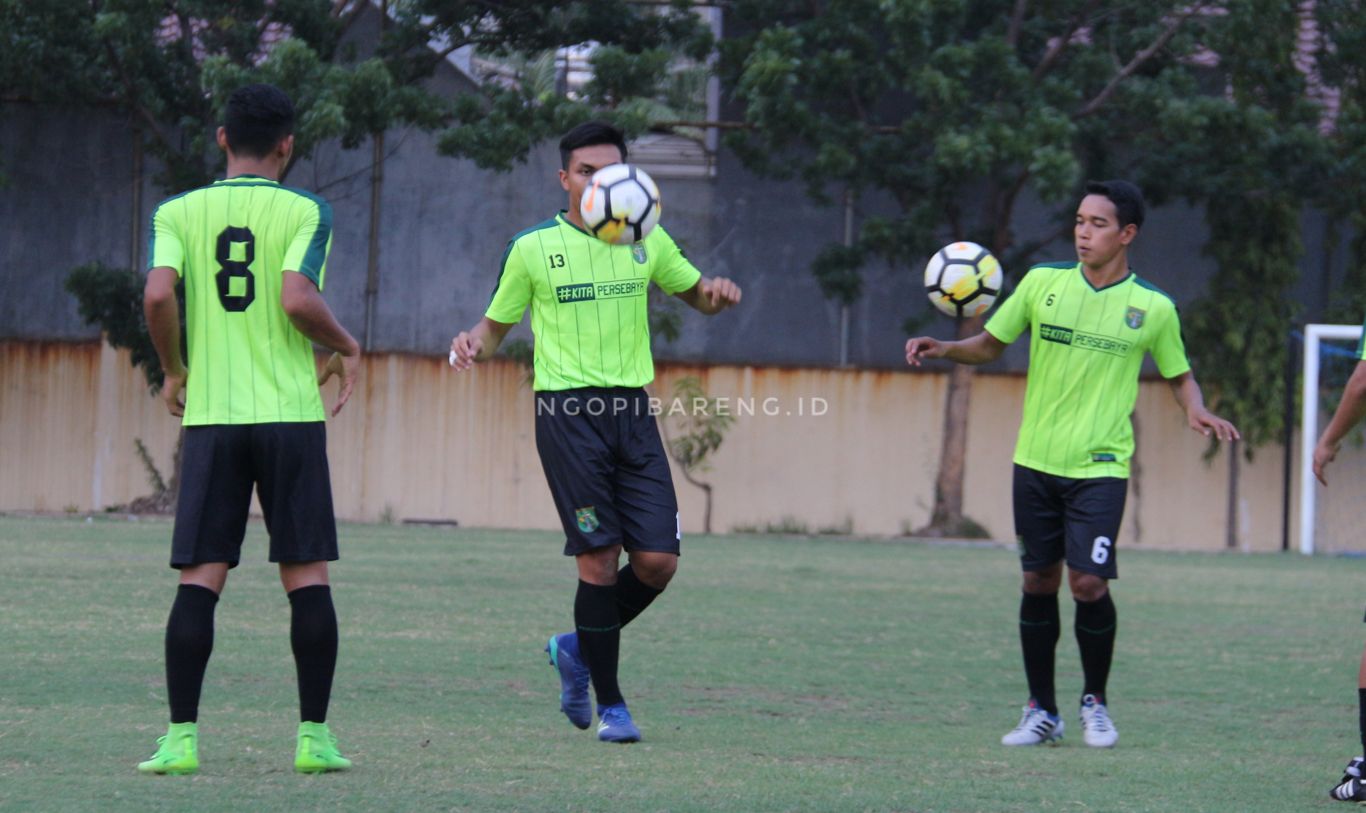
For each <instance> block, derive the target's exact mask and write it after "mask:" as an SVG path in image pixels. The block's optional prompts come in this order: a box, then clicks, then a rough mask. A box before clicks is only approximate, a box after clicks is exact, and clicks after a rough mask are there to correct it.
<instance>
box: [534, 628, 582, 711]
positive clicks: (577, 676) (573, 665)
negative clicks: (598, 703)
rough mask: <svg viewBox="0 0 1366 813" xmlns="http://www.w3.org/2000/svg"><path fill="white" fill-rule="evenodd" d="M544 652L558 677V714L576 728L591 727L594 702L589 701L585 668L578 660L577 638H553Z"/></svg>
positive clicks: (568, 633)
mask: <svg viewBox="0 0 1366 813" xmlns="http://www.w3.org/2000/svg"><path fill="white" fill-rule="evenodd" d="M545 651H546V652H548V653H549V654H550V665H551V666H553V667H555V670H556V671H558V672H559V673H560V711H562V712H564V716H566V717H568V718H569V722H571V723H573V724H574V727H575V728H588V727H589V726H590V725H592V724H593V702H592V701H591V700H589V699H588V666H587V665H585V664H584V662H583V661H582V660H580V659H579V636H578V635H576V634H574V633H572V632H565V633H561V634H560V635H552V636H550V641H549V643H547V644H546V645H545Z"/></svg>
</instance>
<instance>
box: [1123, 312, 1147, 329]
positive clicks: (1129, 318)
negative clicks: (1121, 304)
mask: <svg viewBox="0 0 1366 813" xmlns="http://www.w3.org/2000/svg"><path fill="white" fill-rule="evenodd" d="M1145 313H1146V311H1141V310H1139V309H1138V308H1129V311H1128V313H1125V314H1124V324H1126V325H1128V326H1129V327H1131V328H1133V329H1134V330H1138V329H1139V328H1141V327H1143V316H1144V314H1145Z"/></svg>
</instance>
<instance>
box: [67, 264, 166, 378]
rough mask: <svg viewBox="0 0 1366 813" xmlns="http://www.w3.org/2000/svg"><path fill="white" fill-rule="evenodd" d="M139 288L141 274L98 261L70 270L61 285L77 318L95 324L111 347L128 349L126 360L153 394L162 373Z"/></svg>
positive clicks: (141, 280) (140, 285) (140, 287)
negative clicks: (77, 310)
mask: <svg viewBox="0 0 1366 813" xmlns="http://www.w3.org/2000/svg"><path fill="white" fill-rule="evenodd" d="M142 286H143V278H142V275H141V274H139V273H137V272H136V271H133V270H130V269H127V268H110V267H108V266H106V265H104V264H103V263H98V262H95V263H89V264H88V265H83V266H80V267H79V268H76V269H73V270H72V271H71V273H70V274H68V275H67V277H66V282H65V287H66V290H67V291H68V292H69V293H70V294H71V295H72V296H74V297H76V302H77V303H78V307H79V308H80V313H81V318H82V319H84V320H85V322H86V324H89V325H97V326H98V327H99V328H100V330H101V331H103V332H104V335H105V338H106V339H107V340H108V341H109V344H110V346H111V347H115V348H118V349H127V350H128V353H129V361H130V362H131V363H132V365H133V366H134V367H137V368H138V369H140V370H142V374H143V376H145V377H146V379H147V386H148V387H149V388H150V389H151V390H152V392H154V393H155V392H158V391H160V390H161V382H162V378H163V374H162V371H161V361H160V359H158V358H157V352H156V348H155V347H153V346H152V337H151V336H150V335H148V333H147V321H146V318H145V317H144V316H143V314H142ZM177 293H179V291H178V292H177ZM181 308H182V310H183V308H184V300H183V299H182V300H181Z"/></svg>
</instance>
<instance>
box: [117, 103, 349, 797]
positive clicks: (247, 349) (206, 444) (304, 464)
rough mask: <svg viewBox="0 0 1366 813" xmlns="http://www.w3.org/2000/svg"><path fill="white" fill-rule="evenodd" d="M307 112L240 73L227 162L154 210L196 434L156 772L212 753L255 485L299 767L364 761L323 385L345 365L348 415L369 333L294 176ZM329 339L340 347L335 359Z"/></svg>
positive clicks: (153, 294)
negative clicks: (340, 743)
mask: <svg viewBox="0 0 1366 813" xmlns="http://www.w3.org/2000/svg"><path fill="white" fill-rule="evenodd" d="M293 126H294V106H293V104H292V103H291V102H290V100H289V97H287V96H286V95H285V94H284V93H282V92H281V91H280V90H279V89H278V88H275V87H272V86H270V85H249V86H247V87H244V88H241V89H239V90H237V91H236V92H234V93H233V94H232V96H231V98H229V100H228V105H227V110H226V115H225V120H224V125H223V126H222V127H220V128H218V145H219V147H221V148H222V149H223V150H224V151H225V152H226V153H227V157H228V167H227V177H226V178H225V179H224V180H221V181H218V182H217V183H214V184H212V185H210V186H207V187H204V188H202V189H195V190H193V191H191V192H186V193H184V194H182V195H177V196H175V197H173V198H169V199H167V200H165V201H162V202H161V204H160V205H159V206H157V208H156V211H155V212H154V213H153V215H152V229H151V239H150V242H149V245H148V267H149V271H148V273H147V285H146V291H145V294H144V310H145V312H146V315H147V327H148V331H149V332H150V334H151V337H152V342H153V344H155V345H156V350H157V355H158V356H159V357H160V359H161V367H162V370H163V371H164V372H165V376H166V378H165V383H164V384H163V386H162V390H161V394H162V398H163V399H164V400H165V402H166V405H167V407H168V408H169V409H170V412H171V414H172V415H177V416H183V418H184V421H183V423H184V427H185V435H184V448H183V451H182V467H181V468H182V470H181V476H180V492H179V497H178V502H177V507H176V521H175V530H174V531H173V534H172V537H173V538H172V542H171V567H173V568H176V569H178V570H179V571H180V587H179V589H178V591H177V593H176V598H175V602H174V603H173V604H172V606H171V615H170V619H169V620H168V621H167V623H166V684H167V696H168V699H169V701H170V707H171V726H170V729H169V730H168V731H167V733H166V736H165V737H162V738H161V740H159V745H160V747H159V748H158V750H157V752H156V754H155V755H153V756H152V758H151V759H149V760H146V761H145V762H142V763H141V764H139V765H138V770H140V771H143V772H144V773H157V774H187V773H194V772H195V771H196V770H197V769H198V767H199V754H198V730H197V726H196V724H197V721H198V715H199V694H200V688H201V687H202V685H203V682H204V670H205V667H206V666H207V665H208V661H209V654H210V652H211V651H212V649H213V617H214V607H215V605H216V604H217V603H218V596H219V594H220V593H221V592H222V591H223V586H224V584H225V583H226V581H227V577H228V570H229V568H232V567H235V566H236V565H237V562H238V560H239V559H240V556H241V548H242V539H243V536H244V534H245V532H246V522H247V511H248V509H249V508H250V505H251V492H252V488H253V486H254V487H255V488H256V493H257V496H258V498H259V500H260V503H261V512H262V514H264V516H265V521H266V529H267V531H268V533H269V534H270V560H271V561H272V562H277V563H278V564H279V567H280V581H281V583H282V584H283V585H284V588H285V592H286V593H287V594H288V596H289V603H290V607H291V613H292V619H291V626H290V644H291V646H292V648H293V650H294V659H295V665H296V672H297V678H298V683H299V706H300V709H299V710H300V720H301V722H300V724H299V729H298V736H297V740H296V749H295V761H294V767H295V769H296V770H298V771H300V772H304V773H316V772H320V771H329V770H341V769H345V768H347V767H350V764H351V763H350V762H349V761H348V760H346V759H345V758H344V757H342V756H341V754H340V753H338V751H337V745H336V741H335V739H334V738H333V737H332V735H331V733H330V732H329V731H328V728H327V722H326V720H327V705H328V700H329V698H330V696H331V691H332V676H333V672H334V669H335V666H336V660H337V616H336V613H335V611H334V609H333V605H332V595H331V591H330V589H329V587H328V574H327V563H328V562H329V561H331V560H334V559H336V558H337V527H336V519H335V517H334V515H333V511H332V487H331V484H330V482H329V477H328V467H327V446H326V438H325V435H324V423H323V420H324V417H325V415H324V412H323V404H322V398H321V396H320V394H319V392H318V387H319V385H320V384H321V383H322V382H324V381H326V380H327V379H328V378H329V377H331V376H333V375H337V376H339V377H340V379H341V387H340V390H339V392H338V395H337V400H336V403H335V405H334V406H333V408H332V414H333V415H336V414H337V412H338V411H340V410H341V408H342V406H343V405H344V404H345V403H346V401H347V399H348V398H349V397H350V395H351V391H352V389H353V388H354V387H355V383H356V376H357V374H358V372H359V369H360V346H359V345H357V344H356V340H355V339H353V338H352V337H351V334H349V333H347V332H346V329H345V328H343V327H342V326H341V325H340V324H338V323H337V320H336V319H335V318H334V317H333V315H332V311H331V310H330V309H329V308H328V307H327V303H326V302H324V301H323V299H322V295H321V293H320V291H321V289H322V286H323V277H324V271H325V268H326V261H327V251H328V248H329V247H330V245H331V241H332V209H331V207H329V206H328V205H327V202H326V201H324V200H323V199H321V198H319V197H316V196H314V195H310V194H309V193H307V192H302V191H299V190H297V189H290V188H288V187H284V186H281V185H280V183H279V178H280V176H281V174H282V173H283V171H284V169H285V167H287V166H288V165H289V158H290V154H291V153H292V151H293V148H294V136H293V135H292V133H293ZM178 281H181V282H183V283H184V286H185V323H186V338H187V342H186V344H187V346H188V349H189V364H188V365H186V363H185V361H184V359H183V358H182V357H181V352H180V316H179V313H178V308H177V304H176V292H175V289H176V283H177V282H178ZM315 343H316V344H319V345H322V346H324V347H326V348H328V349H330V350H332V351H333V355H332V357H331V358H330V359H329V360H328V362H327V364H326V366H325V367H324V370H323V373H322V375H321V376H319V375H318V373H317V372H316V367H315V364H314V359H313V345H314V344H315ZM182 392H183V394H184V400H183V401H182V400H181V395H182Z"/></svg>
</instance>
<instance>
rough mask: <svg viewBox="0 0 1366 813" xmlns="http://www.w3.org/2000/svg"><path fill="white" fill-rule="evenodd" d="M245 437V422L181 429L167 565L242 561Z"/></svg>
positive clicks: (247, 484)
mask: <svg viewBox="0 0 1366 813" xmlns="http://www.w3.org/2000/svg"><path fill="white" fill-rule="evenodd" d="M250 440H251V438H250V430H249V428H248V427H245V426H233V425H226V424H222V425H213V426H191V427H187V428H186V429H185V442H184V446H183V447H182V448H181V454H180V491H179V494H178V496H177V498H176V515H175V529H174V530H173V531H172V533H171V567H174V568H183V567H186V566H190V565H200V564H206V563H210V562H223V563H227V565H228V566H229V567H236V566H237V563H238V561H240V560H241V558H242V539H243V537H244V536H245V535H246V532H247V512H248V511H249V510H250V509H251V487H252V482H253V476H252V469H251V446H250Z"/></svg>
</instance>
